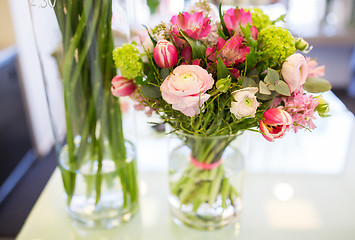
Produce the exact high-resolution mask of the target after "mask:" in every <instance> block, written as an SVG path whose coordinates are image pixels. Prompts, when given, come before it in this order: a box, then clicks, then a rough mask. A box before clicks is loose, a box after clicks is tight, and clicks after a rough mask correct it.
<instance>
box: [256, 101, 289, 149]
mask: <svg viewBox="0 0 355 240" xmlns="http://www.w3.org/2000/svg"><path fill="white" fill-rule="evenodd" d="M292 125H293V120H292V117H291V115H290V114H289V113H288V112H286V111H284V110H281V109H278V108H270V109H268V110H266V111H265V112H264V115H263V119H262V120H261V121H260V131H261V132H262V133H263V137H264V138H265V139H266V140H268V141H270V142H273V141H274V140H275V139H276V138H281V137H283V136H284V135H285V133H286V131H287V130H288V129H289V128H290V127H291V126H292Z"/></svg>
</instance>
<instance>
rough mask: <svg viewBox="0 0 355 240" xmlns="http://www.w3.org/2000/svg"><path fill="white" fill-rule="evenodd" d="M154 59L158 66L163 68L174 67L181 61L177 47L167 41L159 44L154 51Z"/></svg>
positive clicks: (161, 41)
mask: <svg viewBox="0 0 355 240" xmlns="http://www.w3.org/2000/svg"><path fill="white" fill-rule="evenodd" d="M153 57H154V60H155V62H156V64H157V65H158V66H159V67H161V68H170V67H174V66H175V65H176V64H177V62H178V60H179V55H178V51H177V50H176V47H175V46H174V44H172V43H171V42H168V41H166V40H160V41H159V42H158V43H157V45H156V46H155V47H154V50H153Z"/></svg>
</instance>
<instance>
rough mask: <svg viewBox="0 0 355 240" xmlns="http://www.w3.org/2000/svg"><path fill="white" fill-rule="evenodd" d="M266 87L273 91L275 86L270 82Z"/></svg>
mask: <svg viewBox="0 0 355 240" xmlns="http://www.w3.org/2000/svg"><path fill="white" fill-rule="evenodd" d="M267 87H268V89H270V90H271V91H275V86H274V85H271V84H270V85H268V86H267Z"/></svg>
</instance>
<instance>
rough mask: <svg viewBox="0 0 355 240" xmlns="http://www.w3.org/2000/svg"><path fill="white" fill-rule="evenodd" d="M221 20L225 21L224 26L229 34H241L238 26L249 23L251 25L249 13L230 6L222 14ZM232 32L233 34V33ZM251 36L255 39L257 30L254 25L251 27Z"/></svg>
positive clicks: (244, 25)
mask: <svg viewBox="0 0 355 240" xmlns="http://www.w3.org/2000/svg"><path fill="white" fill-rule="evenodd" d="M223 20H224V22H225V23H226V27H227V29H228V31H229V33H230V34H232V35H234V34H235V35H239V36H243V34H242V31H241V29H240V27H243V28H245V27H246V25H247V24H248V23H249V24H250V25H252V23H253V21H252V20H251V13H250V12H249V11H247V12H245V11H244V9H242V8H230V9H228V10H227V12H226V13H225V14H224V16H223ZM233 32H234V34H233ZM251 32H252V37H253V38H254V39H256V37H257V34H258V30H257V28H256V27H255V26H252V27H251Z"/></svg>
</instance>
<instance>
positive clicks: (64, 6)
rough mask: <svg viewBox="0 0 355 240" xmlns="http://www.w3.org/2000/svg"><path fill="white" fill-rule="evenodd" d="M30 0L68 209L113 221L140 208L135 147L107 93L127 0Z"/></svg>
mask: <svg viewBox="0 0 355 240" xmlns="http://www.w3.org/2000/svg"><path fill="white" fill-rule="evenodd" d="M29 5H30V8H31V14H32V23H33V28H34V33H35V38H36V43H37V49H38V53H39V57H40V62H41V67H42V71H43V79H44V81H45V86H46V91H47V92H46V93H47V98H48V104H49V112H50V116H51V121H52V125H53V130H54V131H53V132H54V135H55V139H56V148H57V152H58V165H59V168H60V170H61V173H62V178H63V186H64V189H65V192H66V197H67V200H66V203H67V210H68V213H69V215H70V217H71V218H72V219H73V221H74V222H75V223H76V224H79V225H81V226H88V227H104V228H111V227H114V226H117V225H119V224H120V223H121V222H123V221H127V220H129V219H130V218H131V217H132V215H133V214H134V212H136V210H137V208H138V187H137V167H136V157H135V150H134V146H133V145H132V143H130V142H128V141H126V140H125V138H124V133H123V132H124V131H123V130H124V128H123V123H122V112H121V106H120V102H119V100H118V99H117V98H116V97H113V96H112V95H111V92H110V88H111V79H112V78H113V77H114V76H115V75H116V69H115V66H114V62H113V59H112V50H113V48H114V31H113V30H112V26H117V25H121V26H125V25H127V24H128V22H127V19H125V18H126V17H127V16H124V15H122V13H124V8H125V1H123V0H100V1H97V0H42V1H36V0H29ZM113 10H115V11H114V12H113ZM113 20H114V21H116V22H115V24H113ZM117 21H121V23H120V24H117ZM125 21H126V22H125ZM127 26H128V25H127ZM123 29H124V28H123ZM117 35H118V36H125V32H121V33H120V34H117ZM125 40H127V37H126V39H124V40H123V42H124V41H125ZM59 92H60V93H59ZM58 112H59V113H58ZM61 136H65V141H62V139H63V138H62V137H61ZM63 140H64V139H63ZM63 142H64V144H63Z"/></svg>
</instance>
